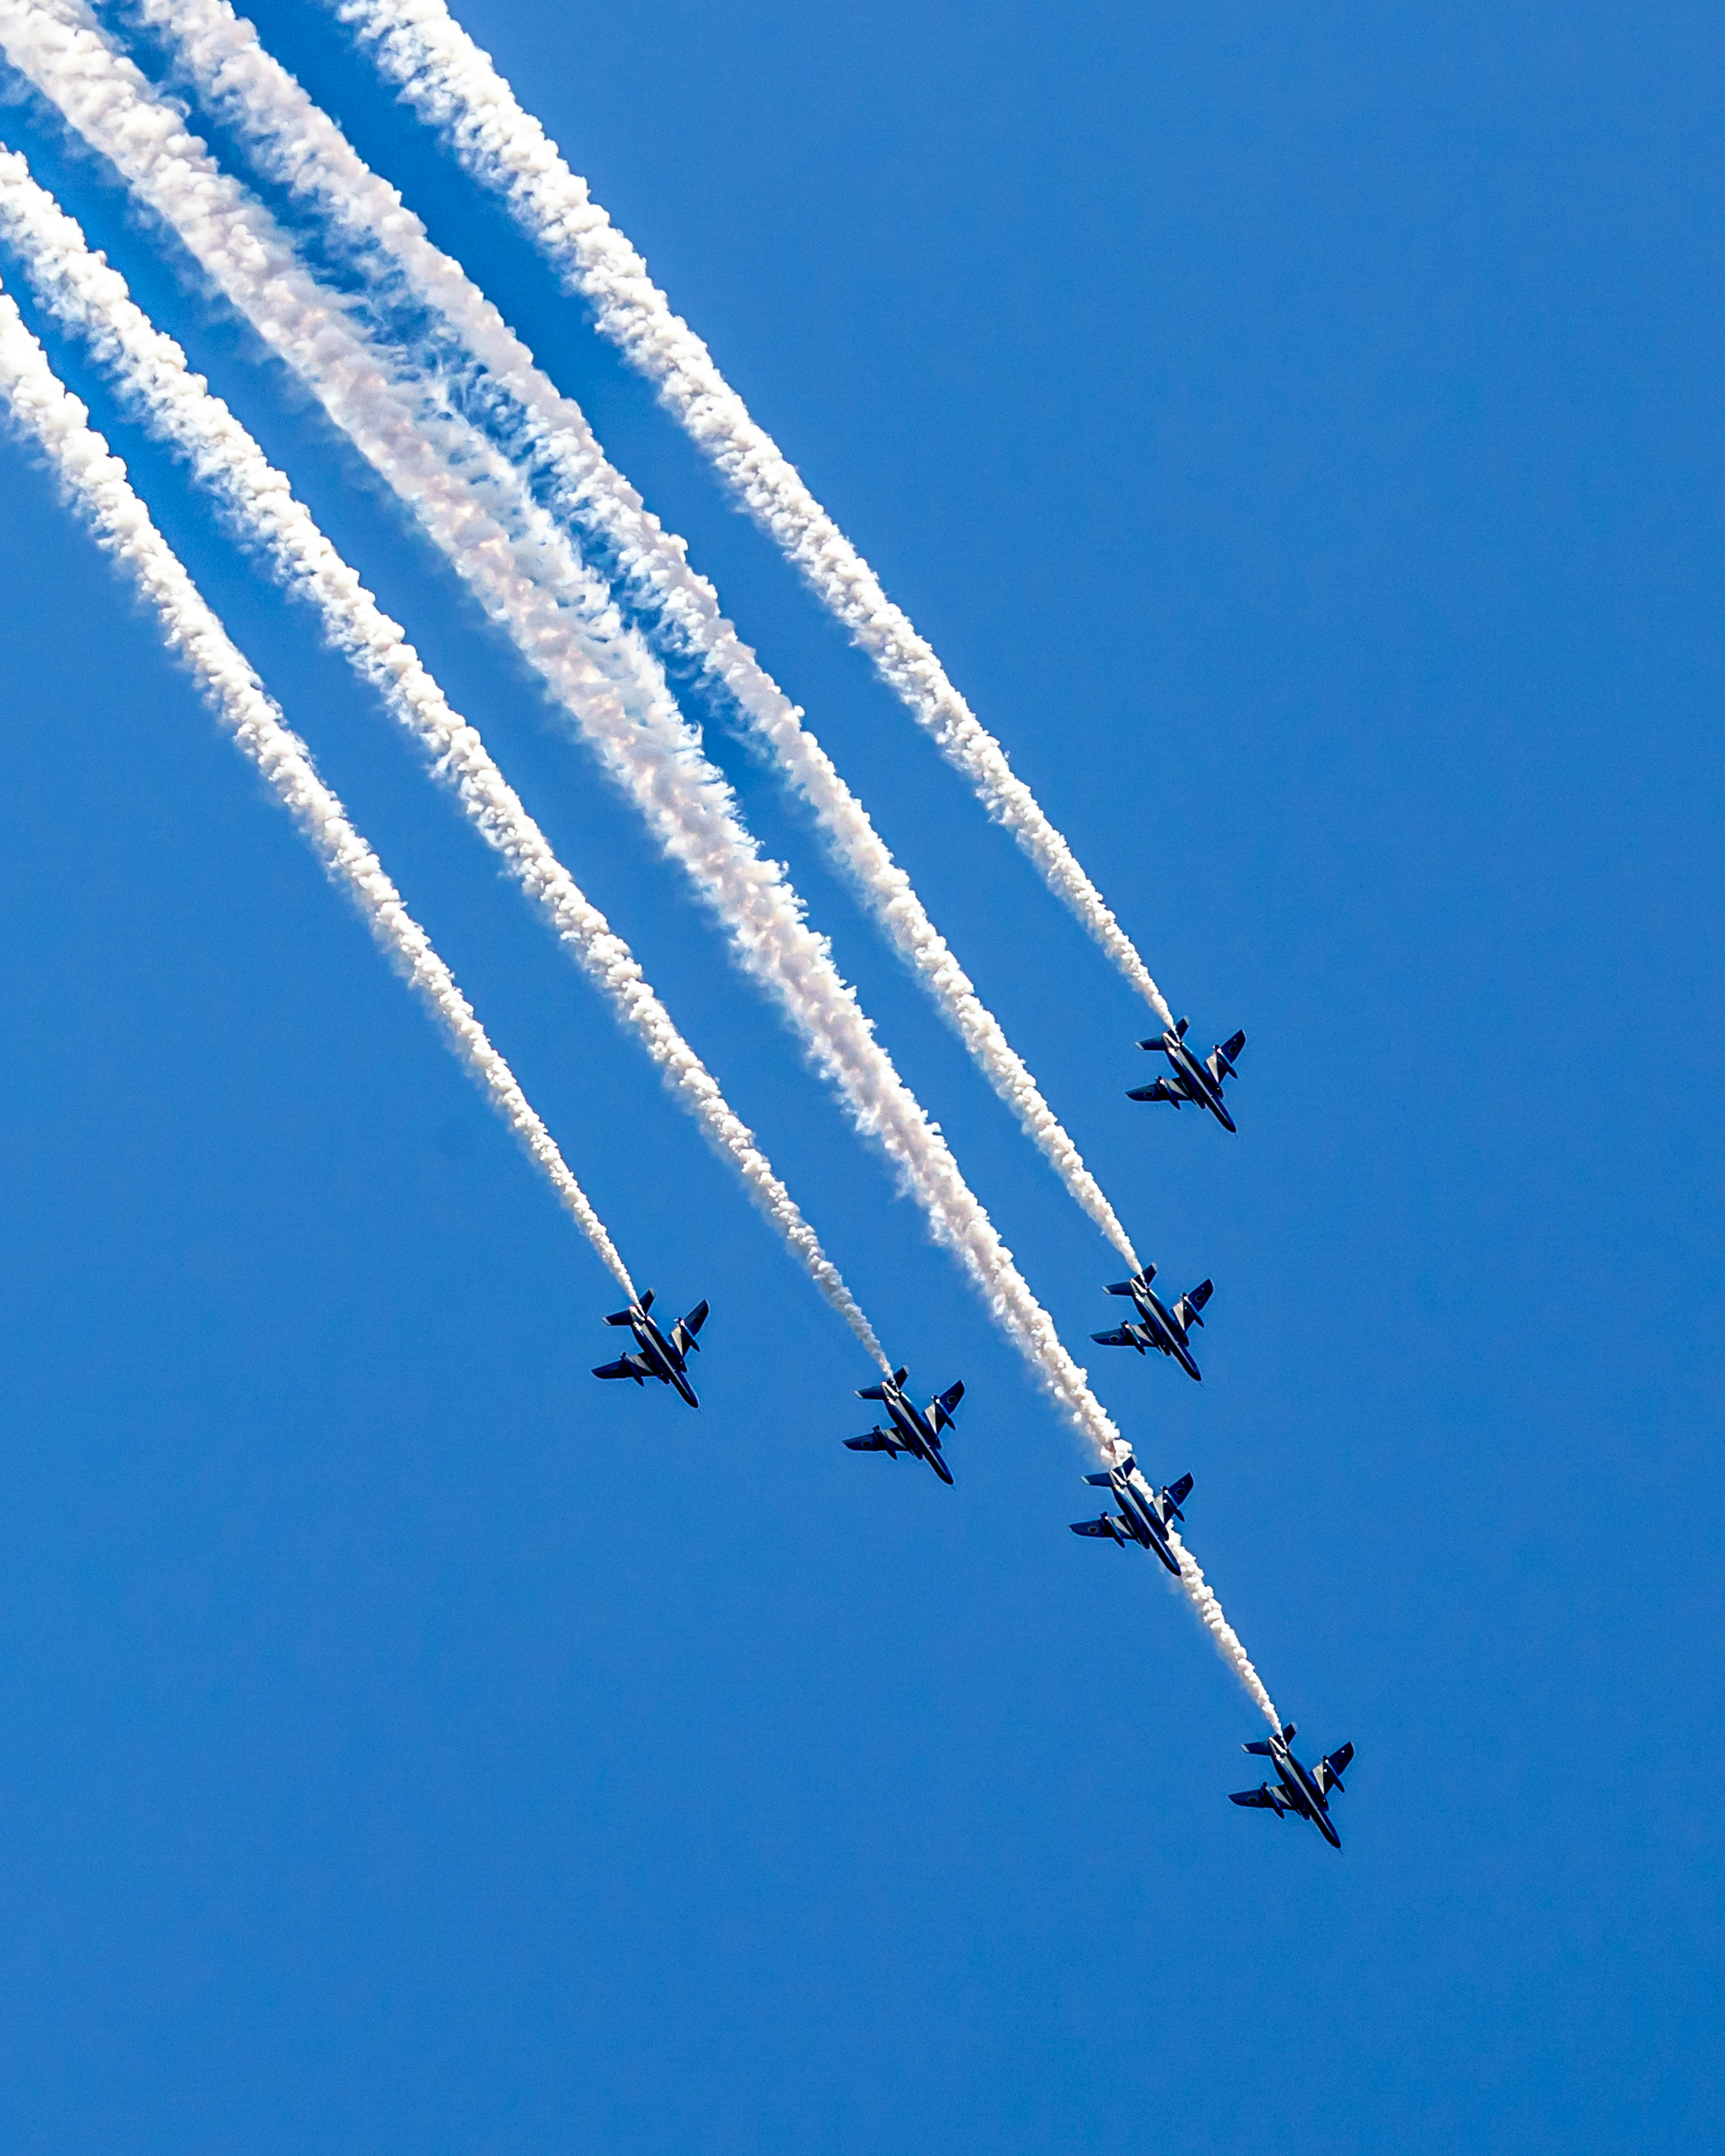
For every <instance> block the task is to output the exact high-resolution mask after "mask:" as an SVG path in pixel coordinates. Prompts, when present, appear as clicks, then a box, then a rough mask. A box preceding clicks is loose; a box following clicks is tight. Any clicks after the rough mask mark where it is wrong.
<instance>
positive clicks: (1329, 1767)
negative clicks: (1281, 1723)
mask: <svg viewBox="0 0 1725 2156" xmlns="http://www.w3.org/2000/svg"><path fill="white" fill-rule="evenodd" d="M1293 1738H1294V1725H1293V1723H1292V1722H1289V1723H1288V1724H1287V1725H1286V1727H1285V1728H1284V1729H1283V1730H1282V1732H1281V1735H1280V1736H1279V1737H1271V1738H1267V1739H1266V1741H1265V1742H1263V1743H1258V1744H1242V1745H1241V1746H1240V1750H1241V1751H1242V1752H1255V1753H1257V1754H1258V1756H1259V1758H1263V1759H1268V1760H1269V1761H1270V1763H1271V1765H1272V1766H1273V1767H1274V1768H1276V1786H1275V1787H1274V1788H1273V1789H1272V1788H1271V1785H1270V1784H1269V1783H1268V1782H1265V1783H1262V1784H1260V1786H1259V1787H1258V1788H1257V1789H1236V1790H1235V1791H1234V1793H1233V1794H1232V1795H1231V1796H1230V1799H1229V1802H1230V1804H1250V1805H1251V1806H1253V1807H1254V1808H1255V1809H1257V1810H1259V1811H1266V1812H1274V1813H1275V1814H1276V1817H1277V1818H1278V1819H1281V1818H1282V1817H1283V1815H1285V1814H1286V1813H1288V1812H1291V1813H1292V1814H1293V1815H1294V1816H1295V1818H1296V1819H1305V1820H1311V1821H1312V1825H1314V1826H1315V1827H1316V1828H1317V1830H1318V1832H1319V1833H1320V1834H1321V1835H1322V1836H1323V1838H1324V1840H1326V1841H1327V1842H1328V1844H1329V1845H1330V1846H1331V1848H1332V1849H1339V1848H1340V1847H1341V1846H1342V1837H1341V1835H1339V1834H1337V1831H1336V1825H1335V1821H1334V1820H1332V1818H1331V1817H1330V1803H1329V1798H1330V1792H1331V1790H1332V1789H1341V1788H1342V1777H1343V1774H1345V1773H1346V1772H1347V1771H1348V1766H1349V1764H1350V1763H1352V1761H1353V1746H1352V1745H1351V1744H1344V1745H1343V1747H1342V1748H1341V1750H1340V1751H1339V1752H1332V1753H1331V1754H1330V1755H1329V1757H1328V1758H1327V1759H1320V1760H1319V1761H1318V1763H1317V1766H1316V1767H1308V1766H1307V1765H1306V1764H1305V1763H1304V1762H1303V1761H1301V1760H1299V1759H1296V1758H1295V1757H1294V1755H1293V1753H1292V1751H1291V1749H1290V1746H1291V1743H1292V1742H1293ZM1343 1794H1344V1795H1345V1794H1347V1792H1346V1791H1345V1790H1344V1791H1343Z"/></svg>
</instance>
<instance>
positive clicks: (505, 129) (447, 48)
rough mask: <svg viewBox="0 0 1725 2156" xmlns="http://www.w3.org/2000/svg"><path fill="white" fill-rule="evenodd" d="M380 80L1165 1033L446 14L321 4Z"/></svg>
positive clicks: (855, 582) (365, 1)
mask: <svg viewBox="0 0 1725 2156" xmlns="http://www.w3.org/2000/svg"><path fill="white" fill-rule="evenodd" d="M324 4H325V5H326V6H330V7H332V8H334V11H335V13H336V15H337V16H338V18H340V19H341V21H342V22H344V23H347V24H349V25H350V26H351V27H352V28H354V29H355V30H356V31H357V33H359V36H360V38H361V39H362V42H363V43H364V44H367V46H368V47H369V48H370V49H371V51H372V54H373V55H374V57H375V59H376V61H377V67H378V69H379V70H380V72H381V73H382V74H383V75H384V76H385V78H386V79H387V80H388V81H390V82H392V83H393V84H394V85H396V86H397V87H398V89H399V90H400V91H401V94H402V95H403V98H404V99H405V100H407V101H408V103H409V104H410V105H412V106H413V110H415V111H416V112H418V114H419V115H421V116H422V117H423V118H424V119H425V120H427V121H430V122H431V123H432V124H433V125H434V126H436V127H438V128H439V129H440V130H441V131H442V132H443V133H444V136H446V137H447V138H448V140H449V143H450V145H451V146H452V147H453V148H454V151H455V154H456V155H457V157H459V159H460V160H461V162H462V163H463V165H464V166H465V167H466V169H467V170H468V171H469V172H471V173H472V174H473V176H474V177H475V178H476V179H478V180H480V181H481V182H483V183H484V184H485V185H486V186H487V187H492V188H494V189H495V191H496V192H497V193H499V194H501V196H502V197H503V198H504V200H505V202H506V203H507V204H508V207H509V209H510V211H511V214H512V215H513V217H514V218H515V219H516V223H518V224H519V225H520V226H521V229H522V230H523V231H524V232H525V233H526V234H528V236H529V237H530V238H531V239H532V240H533V242H534V243H535V244H536V246H537V247H538V248H539V249H540V250H541V252H542V254H544V255H545V257H546V259H547V260H548V261H549V262H550V263H551V264H552V266H553V267H554V268H555V269H557V271H558V273H559V274H560V275H561V276H562V279H563V280H564V282H565V284H566V285H567V288H568V289H569V290H571V291H572V292H575V293H578V294H579V295H580V296H581V297H582V298H583V300H587V301H588V304H589V305H591V306H592V307H593V309H594V311H595V313H596V316H597V318H598V326H599V327H600V329H601V330H603V332H604V333H605V335H606V336H608V337H609V338H610V339H611V340H612V341H613V342H614V344H616V345H617V346H619V349H620V350H621V351H622V352H624V355H625V356H626V357H628V359H629V361H630V362H631V363H632V364H633V365H634V366H635V367H638V368H639V370H640V372H642V373H643V374H644V375H645V376H646V377H647V378H648V380H649V381H650V382H653V383H654V384H655V387H656V388H657V389H658V391H659V393H660V397H661V398H663V400H664V402H665V404H666V406H667V407H668V408H670V411H671V412H673V413H675V415H676V417H677V418H678V419H679V420H680V422H681V423H682V424H683V426H684V427H685V429H687V431H688V433H689V434H690V435H691V437H692V439H694V440H695V441H696V443H698V444H700V446H701V449H703V450H704V451H705V452H706V454H707V455H708V456H709V457H710V458H711V459H712V462H713V464H714V465H716V468H717V469H718V470H719V472H720V473H721V475H722V476H723V478H724V480H726V484H727V485H729V486H730V487H731V488H732V490H733V491H734V492H735V493H736V495H737V497H738V499H739V500H741V501H742V503H743V505H744V506H745V507H746V508H747V510H748V511H749V513H750V515H751V516H753V517H754V519H755V521H757V523H758V524H760V525H761V526H762V528H763V529H764V530H766V531H768V532H770V533H771V534H772V536H773V538H774V539H775V540H777V541H778V544H779V546H780V547H782V548H783V551H784V552H785V553H786V555H787V556H788V557H789V558H790V559H791V560H792V561H793V562H795V563H796V565H797V567H798V568H799V569H800V570H801V571H802V572H803V575H804V576H805V577H807V578H808V580H809V583H810V584H811V585H812V586H813V588H814V590H815V591H816V592H817V593H819V596H820V598H821V599H822V600H823V601H824V603H825V604H826V605H827V606H828V607H829V608H830V610H831V611H832V613H834V615H835V616H836V617H837V618H838V619H839V620H840V621H842V622H843V623H844V624H845V627H846V628H847V629H849V630H850V633H851V634H852V636H854V637H855V639H856V641H857V643H858V644H860V645H861V646H862V648H863V649H864V650H865V651H866V652H867V653H868V654H869V655H870V658H871V659H872V660H874V662H875V666H876V667H877V669H878V670H879V671H880V675H881V676H882V678H883V679H884V680H886V681H887V682H888V683H889V684H890V685H891V687H892V688H893V689H894V690H896V693H897V694H898V696H900V697H901V698H902V700H903V701H904V703H905V704H906V706H907V708H908V709H909V711H911V715H912V716H913V717H914V718H915V719H916V721H917V723H918V724H919V725H920V726H924V727H926V728H927V731H929V732H930V733H931V734H932V736H933V737H934V739H935V742H936V743H937V746H938V747H939V748H940V751H941V752H942V755H943V756H945V757H946V758H947V761H948V762H950V763H952V764H953V765H954V766H955V767H957V769H958V770H960V771H961V772H963V774H964V776H965V777H966V778H968V780H969V782H970V783H971V785H972V786H973V788H974V789H975V791H976V793H977V795H978V798H979V799H980V800H981V801H982V802H983V804H984V805H985V807H986V808H988V813H989V814H990V815H991V816H993V817H994V818H995V819H997V821H999V823H1001V824H1004V825H1005V827H1006V828H1007V829H1008V830H1009V831H1010V832H1011V833H1012V834H1013V836H1014V838H1015V839H1017V840H1018V842H1019V844H1020V845H1021V846H1022V847H1023V848H1024V851H1025V852H1026V853H1027V854H1028V855H1029V856H1030V858H1031V860H1033V861H1034V863H1035V864H1036V865H1037V867H1038V869H1040V871H1041V873H1042V875H1043V876H1044V878H1045V880H1046V882H1047V884H1048V886H1049V888H1050V890H1051V891H1054V892H1055V894H1056V896H1058V897H1060V899H1061V900H1062V901H1064V902H1065V904H1066V905H1067V906H1070V908H1071V910H1072V911H1073V912H1074V913H1075V914H1076V916H1077V917H1078V919H1079V920H1080V921H1082V922H1083V924H1084V926H1085V927H1086V929H1087V930H1088V931H1089V932H1090V933H1091V935H1092V936H1093V937H1095V938H1096V942H1098V943H1100V944H1101V947H1102V948H1103V949H1104V950H1105V951H1106V952H1107V953H1108V956H1109V957H1111V959H1112V960H1113V962H1114V963H1115V964H1116V965H1117V967H1118V968H1120V970H1121V972H1122V973H1124V974H1125V975H1126V977H1127V979H1128V980H1129V981H1130V982H1131V983H1132V985H1133V987H1134V988H1137V991H1138V993H1140V995H1142V997H1143V998H1144V999H1145V1000H1146V1002H1147V1003H1148V1004H1149V1005H1150V1007H1151V1009H1153V1010H1154V1011H1155V1013H1156V1014H1157V1016H1158V1018H1159V1019H1161V1020H1162V1022H1163V1024H1164V1025H1172V1024H1173V1022H1174V1020H1173V1012H1172V1011H1170V1010H1169V1009H1168V1004H1167V1003H1166V1002H1165V1001H1164V1000H1163V994H1162V991H1161V989H1160V988H1158V987H1157V985H1156V983H1155V982H1154V981H1153V980H1152V979H1151V978H1150V975H1149V972H1148V970H1147V968H1146V967H1145V964H1144V962H1143V960H1142V958H1141V957H1139V955H1138V953H1137V950H1136V949H1135V948H1134V947H1133V945H1132V939H1131V938H1130V937H1128V936H1127V933H1126V931H1125V930H1124V929H1123V928H1122V927H1121V925H1120V923H1119V922H1118V921H1117V920H1116V919H1115V917H1114V915H1113V914H1112V912H1111V911H1110V910H1109V908H1108V906H1107V905H1106V903H1105V902H1104V901H1103V898H1102V895H1101V892H1100V891H1098V890H1097V889H1096V885H1094V884H1093V883H1092V882H1091V880H1090V878H1089V877H1088V876H1087V875H1086V874H1085V872H1084V870H1083V869H1082V868H1081V866H1080V865H1079V863H1078V861H1077V859H1076V856H1075V855H1074V854H1073V852H1072V849H1071V848H1070V845H1068V844H1067V843H1066V841H1065V839H1064V838H1063V837H1062V836H1061V835H1060V833H1059V832H1058V831H1057V830H1056V829H1055V827H1054V825H1053V824H1051V823H1050V821H1049V819H1048V818H1047V817H1046V816H1045V814H1044V813H1043V811H1042V808H1040V805H1039V803H1037V801H1036V798H1035V797H1034V795H1033V794H1032V793H1031V792H1030V789H1029V787H1028V786H1026V785H1025V784H1024V781H1023V780H1022V779H1021V778H1019V777H1018V776H1017V775H1016V773H1014V771H1013V768H1012V766H1011V765H1010V764H1009V762H1008V761H1007V757H1006V752H1005V750H1004V748H1002V747H1001V746H1000V744H999V742H998V741H996V740H995V738H994V737H993V735H992V734H991V733H989V732H988V730H987V728H986V727H985V726H983V724H982V722H981V721H980V720H978V717H977V716H976V714H975V713H974V712H973V711H972V710H971V708H970V706H969V705H968V704H967V703H966V702H965V701H964V699H963V696H960V695H959V693H958V691H957V689H955V688H954V687H953V685H952V683H951V682H950V681H949V680H947V675H946V670H945V669H944V668H943V667H942V665H941V663H940V660H938V659H937V657H936V655H935V654H934V651H933V650H932V648H931V647H930V645H929V644H927V642H926V641H925V640H924V639H923V638H922V637H921V636H919V635H918V634H917V633H916V629H914V628H913V627H912V626H911V622H910V620H909V619H908V618H907V617H906V614H905V613H903V612H902V610H901V608H898V607H896V606H895V605H894V604H893V603H892V602H891V599H889V598H887V596H886V593H885V592H884V591H883V590H882V589H881V588H880V579H879V578H878V577H876V576H875V572H874V571H873V570H872V569H871V568H870V567H869V565H868V563H867V562H865V560H864V559H863V557H862V556H861V555H860V553H858V552H857V551H856V549H855V547H853V546H852V545H851V543H850V541H849V540H848V539H847V538H846V537H845V534H844V533H843V532H842V531H840V530H839V527H838V526H837V525H836V524H834V521H833V520H832V518H831V517H830V516H828V514H827V513H826V511H825V510H824V509H823V508H822V507H821V506H820V504H819V502H818V501H817V500H815V498H814V495H812V494H811V493H810V492H809V489H808V488H807V487H806V486H805V485H803V480H802V479H801V478H800V476H799V475H798V472H797V470H796V469H795V467H794V466H793V465H792V464H791V462H790V460H789V459H788V457H787V456H786V455H785V454H784V452H783V450H782V449H780V448H779V446H778V444H777V443H776V442H775V441H774V440H773V438H772V436H771V435H770V434H768V433H767V432H766V431H765V429H763V428H762V427H759V426H757V424H756V423H755V421H754V420H753V419H752V418H750V416H749V413H748V408H747V406H746V405H745V404H744V403H743V401H742V398H741V397H739V396H738V395H737V392H736V391H735V390H734V389H733V388H732V387H731V385H730V383H729V382H726V379H725V377H724V376H723V375H722V374H721V372H719V369H718V366H717V364H716V362H715V360H714V358H713V356H712V354H711V352H709V351H708V350H707V348H706V345H705V344H704V343H703V342H702V341H701V339H700V338H699V337H698V336H696V334H695V332H694V331H693V330H691V328H690V326H689V325H688V324H687V323H686V322H685V321H683V319H682V318H681V316H678V315H674V314H673V313H672V312H671V309H670V301H669V300H667V299H666V298H665V294H664V293H663V292H661V291H660V289H659V287H658V286H657V285H655V283H654V282H653V280H652V279H651V277H650V276H649V275H648V272H647V265H646V264H645V262H644V261H643V260H642V259H641V257H640V255H639V254H637V253H636V251H635V249H634V247H633V246H631V245H630V244H629V241H628V240H627V239H625V238H624V235H623V234H621V233H620V232H619V231H618V229H617V228H616V227H615V225H614V224H613V223H611V220H610V218H608V216H607V215H606V213H605V212H604V211H603V209H601V208H599V206H598V203H595V202H594V201H593V198H592V197H591V196H590V195H589V194H588V188H587V182H586V181H585V180H583V179H582V178H580V177H578V175H577V174H576V173H574V172H571V171H570V169H569V167H568V166H567V164H566V163H565V162H564V161H563V158H562V155H561V153H560V152H559V151H558V149H557V145H556V144H555V143H554V142H552V141H551V140H550V138H549V137H548V136H547V134H546V132H545V130H544V129H543V128H542V126H540V124H539V122H538V121H536V120H535V119H534V118H533V117H532V116H531V114H529V113H527V112H526V111H524V110H522V108H521V104H520V102H519V101H518V100H517V99H516V95H515V92H514V91H513V90H511V88H510V86H509V85H508V84H507V83H506V81H505V80H503V78H502V76H501V74H499V73H498V72H497V70H496V69H495V67H494V66H493V65H492V64H491V61H490V56H489V54H485V53H483V52H481V51H480V49H479V47H478V46H477V45H475V44H474V42H473V40H472V38H470V37H469V36H468V34H467V33H466V32H465V30H464V29H463V28H461V26H460V24H459V23H457V22H455V21H454V18H452V17H451V16H450V14H449V9H448V8H446V7H445V6H444V4H443V0H324Z"/></svg>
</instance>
